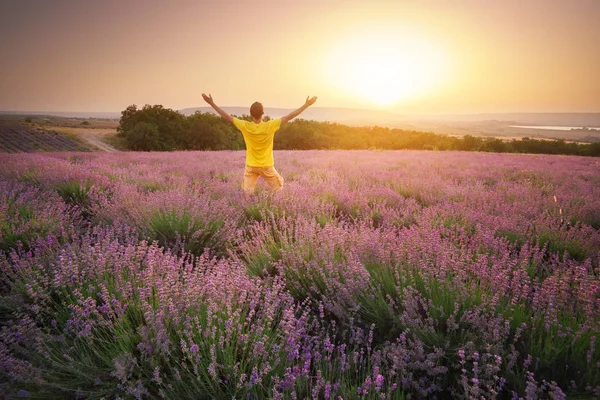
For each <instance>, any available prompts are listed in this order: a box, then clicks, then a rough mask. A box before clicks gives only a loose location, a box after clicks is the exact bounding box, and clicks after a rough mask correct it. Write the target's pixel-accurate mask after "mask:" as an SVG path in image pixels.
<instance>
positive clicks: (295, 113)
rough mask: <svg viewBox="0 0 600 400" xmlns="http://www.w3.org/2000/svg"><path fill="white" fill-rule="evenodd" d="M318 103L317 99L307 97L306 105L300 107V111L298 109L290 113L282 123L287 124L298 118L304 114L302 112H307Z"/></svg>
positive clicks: (282, 119)
mask: <svg viewBox="0 0 600 400" xmlns="http://www.w3.org/2000/svg"><path fill="white" fill-rule="evenodd" d="M316 101H317V97H316V96H315V97H312V98H311V97H310V96H307V97H306V102H304V105H303V106H302V107H300V108H299V109H297V110H296V111H292V112H291V113H289V114H288V115H286V116H285V117H282V118H281V123H282V124H285V123H286V122H288V121H289V120H291V119H293V118H296V117H297V116H298V115H300V114H302V112H303V111H304V110H306V109H307V108H308V107H310V106H312V105H313V104H315V102H316Z"/></svg>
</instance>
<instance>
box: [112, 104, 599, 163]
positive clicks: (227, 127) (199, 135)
mask: <svg viewBox="0 0 600 400" xmlns="http://www.w3.org/2000/svg"><path fill="white" fill-rule="evenodd" d="M238 118H241V119H246V120H251V119H252V118H251V117H250V116H249V115H242V116H238ZM268 119H269V117H268V116H266V117H265V118H264V120H268ZM117 130H118V132H119V136H121V137H122V138H123V139H124V141H125V143H126V145H127V148H128V149H130V150H138V151H170V150H243V149H245V144H244V139H243V137H242V135H241V133H240V132H239V131H238V130H237V129H236V128H235V127H234V126H233V125H231V124H229V123H227V122H226V121H225V120H224V119H223V118H221V117H220V116H217V115H214V114H211V113H201V112H196V113H195V114H193V115H190V116H187V117H186V116H185V115H183V114H181V113H179V112H177V111H174V110H172V109H169V108H164V107H163V106H161V105H153V106H151V105H146V106H144V107H143V108H141V109H138V108H137V106H135V105H131V106H129V107H127V108H126V109H125V110H124V111H123V112H122V113H121V119H120V125H119V128H118V129H117ZM274 148H275V149H276V150H311V149H339V150H359V149H389V150H407V149H411V150H464V151H486V152H496V153H537V154H566V155H583V156H596V157H598V156H600V142H599V143H592V144H584V143H567V142H565V141H564V140H536V139H530V138H523V139H521V140H517V139H513V140H510V141H506V140H501V139H496V138H484V137H474V136H470V135H466V136H463V137H453V136H448V135H441V134H435V133H431V132H418V131H409V130H403V129H390V128H382V127H377V126H376V127H351V126H347V125H342V124H337V123H331V122H318V121H308V120H304V119H296V120H294V121H292V122H290V123H287V124H285V125H283V126H282V127H281V129H280V130H279V131H278V132H277V133H276V134H275V143H274Z"/></svg>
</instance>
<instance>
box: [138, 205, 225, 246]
mask: <svg viewBox="0 0 600 400" xmlns="http://www.w3.org/2000/svg"><path fill="white" fill-rule="evenodd" d="M222 226H223V221H222V220H220V219H216V220H210V221H204V220H203V219H202V218H200V216H197V215H192V214H190V213H187V212H183V213H177V212H176V211H165V212H157V213H155V214H154V216H153V217H152V219H151V220H150V223H149V234H150V237H151V239H153V240H157V241H158V243H159V244H160V245H161V246H163V247H173V248H177V247H178V246H182V248H183V250H184V251H186V252H191V253H192V254H195V255H200V254H202V253H203V252H204V250H205V248H212V249H213V251H214V252H216V253H219V252H224V251H225V249H224V248H223V243H221V242H220V241H219V237H218V232H219V229H220V228H221V227H222Z"/></svg>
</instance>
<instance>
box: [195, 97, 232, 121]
mask: <svg viewBox="0 0 600 400" xmlns="http://www.w3.org/2000/svg"><path fill="white" fill-rule="evenodd" d="M202 98H203V99H204V101H206V102H207V103H208V104H210V106H211V107H212V108H214V109H215V111H216V112H218V113H219V114H220V115H221V117H223V118H225V119H226V120H227V121H228V122H230V123H232V124H233V117H232V116H231V115H229V114H227V113H226V112H225V111H223V110H222V109H221V107H219V106H218V105H216V104H215V102H214V100H213V98H212V95H210V94H209V95H208V96H207V95H205V94H204V93H202Z"/></svg>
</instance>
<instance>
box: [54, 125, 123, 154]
mask: <svg viewBox="0 0 600 400" xmlns="http://www.w3.org/2000/svg"><path fill="white" fill-rule="evenodd" d="M59 130H60V131H61V132H65V133H68V134H71V135H76V136H78V137H79V138H81V140H83V141H84V142H86V143H88V144H91V145H92V146H94V147H96V148H97V149H98V150H100V151H108V152H115V151H119V150H117V149H115V148H114V147H113V146H111V145H110V144H108V143H106V142H105V141H104V140H103V138H104V137H106V136H110V135H114V134H116V133H117V131H116V130H115V129H105V128H99V129H92V128H70V127H69V128H66V127H61V128H60V129H59Z"/></svg>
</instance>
